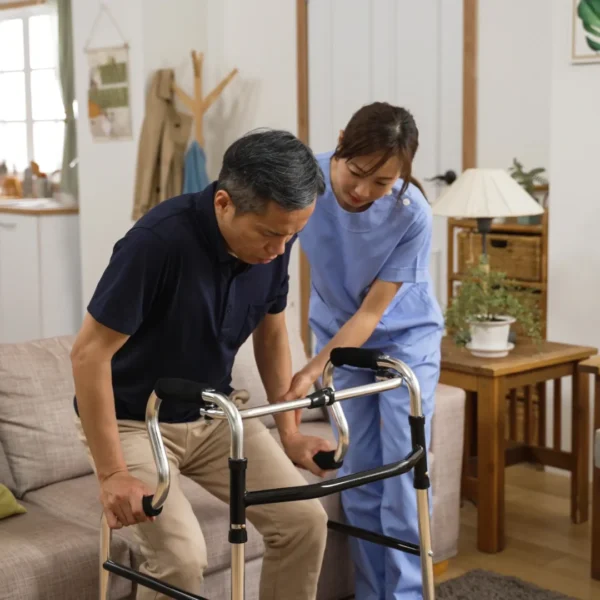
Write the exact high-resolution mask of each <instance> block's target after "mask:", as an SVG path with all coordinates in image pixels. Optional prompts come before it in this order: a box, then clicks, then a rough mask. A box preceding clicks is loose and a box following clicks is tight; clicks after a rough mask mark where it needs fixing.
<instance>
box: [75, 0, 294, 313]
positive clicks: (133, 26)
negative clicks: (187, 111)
mask: <svg viewBox="0 0 600 600" xmlns="http://www.w3.org/2000/svg"><path fill="white" fill-rule="evenodd" d="M107 4H108V8H109V10H110V11H111V13H112V15H113V16H114V17H115V19H116V21H117V23H118V25H119V28H120V29H121V31H122V32H123V35H124V36H125V37H126V38H127V42H128V43H129V45H130V61H131V62H130V82H131V105H132V113H133V114H132V116H133V133H134V136H133V139H132V140H131V141H119V142H111V143H94V142H93V140H92V138H91V136H90V133H89V130H88V128H87V100H86V99H87V63H86V55H85V53H84V51H83V48H84V45H85V42H86V40H87V38H88V36H89V33H90V30H91V27H92V23H93V21H94V19H95V18H96V14H97V10H98V2H97V0H78V1H77V2H74V3H73V30H74V48H75V74H76V80H77V83H76V95H77V99H78V102H79V126H78V147H79V161H80V162H79V177H80V196H81V198H80V212H81V254H82V257H81V258H82V271H83V302H84V305H85V304H87V302H88V300H89V298H90V296H91V294H92V293H93V291H94V288H95V286H96V283H97V281H98V278H99V277H100V276H101V274H102V271H103V270H104V268H105V266H106V264H107V261H108V259H109V258H110V254H111V251H112V247H113V245H114V243H115V242H116V241H117V240H118V238H119V237H121V236H122V235H123V234H124V233H125V232H126V231H127V229H128V228H129V227H130V226H131V224H132V221H131V218H130V215H131V208H132V201H133V187H134V181H135V167H136V162H137V148H138V146H137V144H138V136H139V133H140V130H141V126H142V121H143V118H144V104H145V97H146V89H147V85H148V84H149V82H150V78H151V75H152V72H153V71H154V70H156V69H159V68H173V69H175V74H176V78H177V81H178V83H179V85H181V87H183V88H184V89H185V90H187V91H188V92H189V93H192V91H193V88H192V77H193V71H192V62H191V56H190V53H191V51H192V50H196V51H198V52H204V53H205V58H204V69H203V74H204V82H203V84H204V93H205V94H206V93H208V92H209V91H210V90H211V89H212V88H213V87H214V85H216V84H217V83H218V82H219V81H220V80H221V78H222V77H224V76H225V75H226V74H227V73H228V72H229V71H230V70H231V69H232V68H234V67H237V68H238V69H239V73H238V75H237V76H236V77H235V78H234V79H233V81H232V82H231V83H230V84H229V86H228V87H227V88H226V89H225V91H224V92H223V94H222V96H221V97H220V99H219V100H218V101H217V102H216V103H215V104H214V105H213V106H212V107H211V109H210V111H209V112H208V114H207V115H206V117H205V121H204V127H205V136H206V149H207V161H208V164H207V169H208V173H209V176H210V177H213V178H214V177H216V176H217V175H218V172H219V168H220V165H221V157H222V155H223V152H224V151H225V149H226V147H227V146H228V145H229V144H230V143H231V142H232V141H234V140H235V139H236V138H237V137H239V136H240V135H242V134H243V133H245V132H247V131H249V130H251V129H254V128H256V127H260V126H268V127H279V128H284V129H287V130H289V131H292V132H293V133H296V104H297V103H296V13H295V2H294V0H260V1H258V0H256V1H254V2H252V3H248V2H243V1H242V0H223V1H222V2H216V1H211V2H209V1H208V0H200V1H199V0H177V11H173V10H172V7H170V5H169V3H167V2H164V0H128V2H116V1H115V0H113V1H109V2H108V3H107ZM273 23H277V24H278V26H277V27H273V25H272V24H273ZM120 43H121V39H120V37H119V35H118V34H117V33H116V32H115V31H114V27H113V26H112V25H111V23H110V20H109V19H108V18H107V17H106V16H103V17H102V20H101V21H100V23H99V26H98V27H97V29H96V35H95V36H94V44H93V45H94V46H99V45H112V44H120ZM297 273H298V255H297V249H296V252H295V255H294V259H293V264H292V267H291V279H292V283H291V288H292V289H291V291H290V301H291V302H296V301H297V299H298V297H299V283H298V279H299V278H298V275H297Z"/></svg>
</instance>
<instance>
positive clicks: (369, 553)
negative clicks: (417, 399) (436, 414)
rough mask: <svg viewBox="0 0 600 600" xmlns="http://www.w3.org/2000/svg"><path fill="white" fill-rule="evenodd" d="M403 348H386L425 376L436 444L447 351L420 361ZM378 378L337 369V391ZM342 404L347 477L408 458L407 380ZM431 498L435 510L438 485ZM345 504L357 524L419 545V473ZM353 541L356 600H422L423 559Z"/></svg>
mask: <svg viewBox="0 0 600 600" xmlns="http://www.w3.org/2000/svg"><path fill="white" fill-rule="evenodd" d="M319 345H320V344H319ZM321 347H322V346H321ZM319 350H320V349H319ZM396 350H397V351H396V352H394V350H393V349H392V350H389V349H385V350H384V351H385V352H386V353H387V354H388V355H390V356H393V357H397V358H399V359H400V360H402V361H403V362H405V363H406V364H407V365H408V366H409V367H410V368H411V369H412V370H413V371H414V373H415V375H416V377H417V379H418V381H419V385H420V387H421V396H422V407H423V414H424V415H425V418H426V421H425V423H426V439H427V447H428V449H429V447H430V444H431V419H432V417H433V408H434V397H435V388H436V385H437V383H438V380H439V373H440V352H439V350H436V351H435V352H433V353H432V354H430V355H429V356H426V357H419V358H418V359H417V360H415V359H407V358H406V357H405V356H403V355H402V354H401V353H400V352H399V351H398V349H396ZM373 381H374V373H373V372H369V371H365V370H359V369H348V368H338V369H335V371H334V386H335V388H336V389H345V388H349V387H355V386H359V385H364V384H367V383H371V382H373ZM342 408H343V410H344V414H345V415H346V418H347V420H348V425H349V430H350V447H349V450H348V453H347V454H346V458H345V459H344V464H343V466H342V468H341V469H340V472H339V475H340V476H343V475H348V474H350V473H356V472H357V471H362V470H365V469H372V468H375V467H379V466H381V465H384V464H389V463H392V462H395V461H399V460H402V459H403V458H405V457H406V455H407V454H409V453H410V452H411V450H412V442H411V434H410V426H409V421H408V417H409V415H410V400H409V394H408V388H407V387H406V385H404V384H403V385H402V386H401V387H399V388H396V389H395V390H391V391H389V392H383V393H381V394H376V395H373V396H360V397H358V398H354V399H350V400H345V401H344V402H342ZM429 498H430V514H431V489H430V495H429ZM342 507H343V510H344V514H345V517H346V520H347V522H348V523H349V524H350V525H353V526H355V527H361V528H363V529H368V530H370V531H374V532H377V533H381V534H383V535H387V536H391V537H394V538H396V539H400V540H402V541H405V542H410V543H413V544H417V545H418V544H419V523H418V518H417V495H416V491H415V489H414V486H413V471H409V472H408V473H405V474H404V475H400V476H396V477H391V478H389V479H384V480H383V481H378V482H375V483H372V484H368V485H364V486H361V487H358V488H354V489H350V490H347V491H345V492H342ZM350 546H351V551H352V558H353V561H354V566H355V572H356V592H355V593H356V598H357V600H400V598H402V600H421V599H422V598H423V586H422V576H421V558H420V557H419V556H415V555H412V554H407V553H404V552H401V551H400V550H393V549H391V548H385V547H383V546H380V545H377V544H374V543H372V542H367V541H363V540H358V539H356V538H353V537H351V538H350Z"/></svg>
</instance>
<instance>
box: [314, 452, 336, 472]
mask: <svg viewBox="0 0 600 600" xmlns="http://www.w3.org/2000/svg"><path fill="white" fill-rule="evenodd" d="M334 455H335V451H334V450H329V451H325V450H319V452H317V453H316V454H315V455H314V456H313V460H314V461H315V463H316V464H317V466H318V467H319V468H320V469H323V471H334V470H335V469H339V468H340V467H341V466H342V464H343V462H336V461H335V460H334V459H333V457H334Z"/></svg>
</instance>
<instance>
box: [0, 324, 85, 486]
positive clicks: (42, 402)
mask: <svg viewBox="0 0 600 600" xmlns="http://www.w3.org/2000/svg"><path fill="white" fill-rule="evenodd" d="M72 343H73V338H72V337H71V336H66V337H56V338H50V339H45V340H41V341H34V342H27V343H21V344H1V345H0V440H2V444H3V446H4V450H5V451H6V456H7V458H8V463H9V465H10V469H11V471H12V475H13V478H14V482H15V493H16V495H17V496H18V497H21V496H22V495H23V494H24V493H25V492H27V491H29V490H33V489H36V488H39V487H42V486H44V485H49V484H51V483H55V482H57V481H62V480H64V479H68V478H71V477H78V476H80V475H85V474H87V473H91V470H92V469H91V466H90V464H89V462H88V460H87V457H86V455H85V452H84V449H83V446H82V444H81V442H80V441H79V440H78V439H77V434H76V431H75V428H74V427H73V389H74V386H73V377H72V373H71V361H70V357H69V353H70V351H71V346H72Z"/></svg>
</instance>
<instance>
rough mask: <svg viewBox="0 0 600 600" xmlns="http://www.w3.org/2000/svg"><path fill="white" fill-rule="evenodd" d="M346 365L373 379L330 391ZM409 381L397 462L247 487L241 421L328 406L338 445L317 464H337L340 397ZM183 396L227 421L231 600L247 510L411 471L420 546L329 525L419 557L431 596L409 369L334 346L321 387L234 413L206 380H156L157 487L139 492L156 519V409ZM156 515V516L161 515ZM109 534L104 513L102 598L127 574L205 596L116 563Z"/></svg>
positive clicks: (164, 468) (430, 598) (422, 454)
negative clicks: (403, 441)
mask: <svg viewBox="0 0 600 600" xmlns="http://www.w3.org/2000/svg"><path fill="white" fill-rule="evenodd" d="M342 366H350V367H356V368H362V369H370V370H373V371H375V373H376V375H377V377H376V381H375V382H373V383H369V384H367V385H362V386H358V387H354V388H349V389H346V390H339V391H335V389H334V387H333V370H334V368H335V367H342ZM403 382H404V383H406V385H407V387H408V391H409V396H410V409H411V414H410V416H409V425H410V428H411V439H412V451H411V452H410V453H409V454H408V455H407V456H406V457H405V458H404V459H403V460H400V461H398V462H395V463H391V464H388V465H384V466H382V467H378V468H375V469H370V470H366V471H360V472H358V473H353V474H351V475H346V476H344V477H338V478H336V479H326V480H323V481H321V482H318V483H313V484H307V485H304V486H298V487H289V488H281V489H269V490H257V491H246V462H247V461H246V458H244V426H243V421H244V419H252V418H256V417H262V416H265V415H269V414H275V413H281V412H286V411H291V410H297V409H302V408H322V407H324V406H327V407H328V409H329V410H330V412H331V415H332V417H333V421H334V422H335V424H336V426H337V430H338V444H337V447H336V449H335V450H333V451H330V452H319V453H318V454H317V455H315V457H314V460H315V462H316V463H317V464H318V465H319V466H320V467H321V468H322V469H337V468H339V467H340V466H341V465H342V462H343V459H344V456H345V454H346V451H347V449H348V445H349V442H350V436H349V431H348V423H347V421H346V418H345V416H344V412H343V410H342V407H341V405H340V401H342V400H347V399H349V398H355V397H358V396H364V395H370V394H376V393H379V392H384V391H387V390H391V389H394V388H397V387H399V386H401V385H402V383H403ZM163 401H164V402H169V401H185V402H186V403H195V404H197V405H198V407H199V412H200V415H201V416H202V417H204V418H208V419H226V420H227V422H228V423H229V427H230V430H231V451H230V458H229V472H230V501H229V509H230V510H229V512H230V528H229V542H230V544H231V600H244V585H245V560H244V549H245V547H244V544H245V543H246V541H247V531H246V507H248V506H253V505H258V504H272V503H278V502H294V501H297V500H309V499H313V498H322V497H324V496H328V495H330V494H336V493H338V492H341V491H343V490H347V489H349V488H353V487H358V486H361V485H364V484H366V483H370V482H373V481H379V480H382V479H387V478H388V477H395V476H397V475H402V474H405V473H407V472H409V471H411V470H414V488H415V491H416V494H417V510H418V521H419V539H420V545H415V544H411V543H408V542H404V541H401V540H397V539H395V538H391V537H387V536H382V535H380V534H378V533H374V532H371V531H367V530H364V529H360V528H356V527H351V526H348V525H346V524H343V523H336V522H332V521H329V523H328V527H329V528H330V529H332V530H336V531H340V532H342V533H345V534H347V535H351V536H354V537H358V538H361V539H364V540H368V541H371V542H374V543H376V544H381V545H383V546H387V547H389V548H394V549H397V550H400V551H402V552H407V553H409V554H415V555H418V556H420V557H421V573H422V580H423V598H424V600H434V598H435V588H434V579H433V553H432V550H431V530H430V517H429V495H428V490H429V487H430V481H429V474H428V467H427V451H426V443H425V417H424V416H423V413H422V407H421V391H420V386H419V382H418V381H417V378H416V377H415V374H414V373H413V371H412V370H411V369H410V368H409V367H408V366H407V365H406V364H404V363H403V362H401V361H399V360H397V359H394V358H392V357H390V356H387V355H385V354H382V353H381V352H379V351H377V350H370V349H365V348H335V349H334V350H333V351H332V352H331V355H330V359H329V361H328V363H327V365H326V367H325V369H324V371H323V387H322V389H319V390H318V391H316V392H314V393H312V394H310V395H309V396H308V397H306V398H302V399H300V400H292V401H289V402H282V403H278V404H269V405H265V406H260V407H257V408H248V409H245V410H239V409H238V407H237V406H236V405H235V404H234V402H233V401H231V400H230V399H229V398H227V396H225V395H223V394H221V393H219V392H216V391H215V390H214V389H212V388H209V387H207V386H205V385H202V384H198V383H195V382H191V381H186V380H181V379H161V380H159V381H158V382H157V383H156V386H155V389H154V392H153V393H152V394H151V396H150V398H149V400H148V404H147V407H146V426H147V430H148V434H149V436H150V442H151V446H152V452H153V456H154V460H155V462H156V467H157V473H158V484H157V487H156V491H155V493H154V495H152V496H144V499H143V507H144V512H145V513H146V514H147V515H149V516H158V515H159V514H160V512H161V511H162V506H163V504H164V502H165V500H166V498H167V495H168V493H169V485H170V473H169V463H168V461H167V455H166V452H165V448H164V445H163V440H162V437H161V434H160V429H159V420H158V411H159V408H160V404H161V402H163ZM159 518H160V517H159ZM111 534H112V531H111V529H110V528H109V527H108V524H107V521H106V517H105V516H104V515H103V517H102V528H101V547H100V600H108V591H109V585H108V584H109V575H110V573H113V574H116V575H119V576H121V577H125V578H126V579H129V580H131V581H133V582H135V583H137V584H139V585H142V586H144V587H147V588H150V589H152V590H154V591H157V592H160V593H162V594H165V595H166V596H168V597H169V598H175V599H177V600H206V598H203V597H202V596H197V595H195V594H191V593H189V592H186V591H184V590H181V589H179V588H176V587H173V586H171V585H168V584H166V583H162V582H161V581H159V580H158V579H156V578H154V577H150V576H148V575H145V574H142V573H140V572H138V571H136V570H134V569H131V568H129V567H126V566H124V565H120V564H118V563H115V562H114V561H113V560H112V559H111V558H110V543H111Z"/></svg>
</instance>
